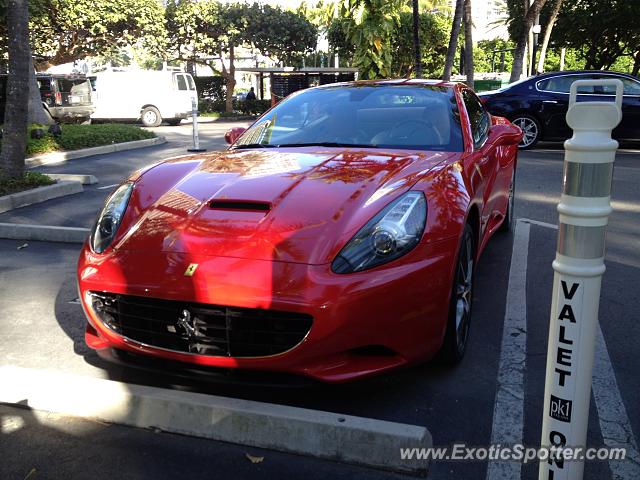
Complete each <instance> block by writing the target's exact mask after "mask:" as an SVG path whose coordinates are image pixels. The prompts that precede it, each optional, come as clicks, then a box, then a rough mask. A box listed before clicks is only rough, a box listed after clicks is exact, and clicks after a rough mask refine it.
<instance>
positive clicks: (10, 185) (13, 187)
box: [0, 171, 55, 196]
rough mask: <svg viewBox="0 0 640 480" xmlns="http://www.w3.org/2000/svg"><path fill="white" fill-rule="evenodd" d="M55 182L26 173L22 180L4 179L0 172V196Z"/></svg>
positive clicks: (32, 173)
mask: <svg viewBox="0 0 640 480" xmlns="http://www.w3.org/2000/svg"><path fill="white" fill-rule="evenodd" d="M53 183H55V180H53V179H51V178H49V177H47V176H46V175H43V174H42V173H38V172H26V173H25V174H24V176H23V177H22V178H17V179H16V178H10V179H7V178H4V177H3V176H2V172H1V171H0V196H3V195H9V194H11V193H16V192H22V191H23V190H30V189H32V188H36V187H41V186H44V185H51V184H53Z"/></svg>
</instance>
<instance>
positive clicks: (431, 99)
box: [233, 84, 463, 151]
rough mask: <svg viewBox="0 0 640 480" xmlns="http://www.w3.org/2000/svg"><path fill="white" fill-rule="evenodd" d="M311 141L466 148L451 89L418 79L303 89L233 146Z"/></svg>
mask: <svg viewBox="0 0 640 480" xmlns="http://www.w3.org/2000/svg"><path fill="white" fill-rule="evenodd" d="M306 145H309V146H313V145H319V146H354V147H374V148H376V147H377V148H402V149H415V150H440V151H462V150H463V142H462V130H461V128H460V121H459V115H458V108H457V105H456V101H455V96H454V95H453V92H452V90H450V89H449V88H446V87H438V86H432V85H415V84H414V85H389V84H386V85H384V84H383V85H371V84H369V85H365V86H363V85H357V84H356V85H336V86H331V87H323V88H318V89H310V90H304V91H302V92H300V93H297V94H295V95H293V96H291V97H289V98H288V99H286V100H284V101H283V102H281V103H280V104H279V105H277V106H276V107H275V108H274V109H272V110H271V111H270V112H268V113H267V114H266V115H265V116H263V117H262V118H260V119H259V120H258V121H257V122H256V123H255V124H253V125H252V126H251V127H250V128H249V129H248V130H247V131H246V132H245V133H244V134H242V136H241V137H240V138H239V139H238V141H237V142H236V143H235V145H234V147H233V148H254V147H255V148H260V147H278V146H281V147H284V146H306Z"/></svg>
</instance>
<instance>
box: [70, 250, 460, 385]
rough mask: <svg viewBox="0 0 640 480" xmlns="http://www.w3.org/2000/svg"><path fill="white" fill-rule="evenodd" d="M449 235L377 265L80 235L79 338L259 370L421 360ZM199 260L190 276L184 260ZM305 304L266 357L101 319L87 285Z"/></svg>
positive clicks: (303, 371) (317, 373)
mask: <svg viewBox="0 0 640 480" xmlns="http://www.w3.org/2000/svg"><path fill="white" fill-rule="evenodd" d="M456 249H457V239H455V238H452V239H449V240H444V241H441V242H438V243H429V244H421V245H419V246H418V247H417V248H416V249H415V250H414V251H412V252H410V253H409V254H408V255H406V256H405V257H402V258H401V259H399V260H396V261H394V262H391V263H390V264H387V265H386V266H384V267H381V268H376V269H373V270H370V271H365V272H359V273H354V274H347V275H337V274H334V273H332V272H331V270H330V266H329V265H304V264H294V263H285V262H272V261H264V260H248V259H239V258H229V257H204V256H198V255H196V254H186V253H161V252H159V253H147V252H133V251H118V252H114V251H111V252H110V253H108V254H106V255H96V254H94V253H92V252H91V251H90V249H89V248H88V247H87V246H86V245H85V248H84V249H83V251H82V253H81V256H80V260H79V264H78V284H79V289H80V298H81V300H82V303H83V307H84V309H85V313H86V315H87V317H88V319H89V322H90V325H89V326H88V328H87V332H86V335H85V338H86V341H87V344H88V345H89V346H90V347H91V348H93V349H96V350H105V349H116V350H121V351H128V352H132V353H137V354H141V355H148V356H153V357H156V358H161V359H166V360H171V361H177V362H184V363H188V364H191V365H198V366H203V367H221V368H240V369H246V370H258V371H259V370H268V371H273V372H286V373H292V374H298V375H304V376H308V377H312V378H314V379H318V380H322V381H327V382H341V381H348V380H352V379H355V378H358V377H364V376H369V375H373V374H376V373H379V372H382V371H384V370H388V369H391V368H395V367H399V366H402V365H408V364H412V363H417V362H420V361H424V360H427V359H428V358H430V357H431V356H433V355H434V354H435V353H436V352H437V351H438V349H439V347H440V345H441V343H442V339H443V336H444V331H445V325H446V319H447V312H448V306H449V295H450V291H451V272H452V265H453V263H454V258H455V251H456ZM194 263H195V264H198V267H197V269H196V272H195V273H194V275H193V276H185V271H186V268H187V266H189V265H190V264H194ZM89 291H98V292H110V293H115V294H121V295H135V296H143V297H151V298H159V299H168V300H178V301H184V302H197V303H201V304H211V305H226V306H232V307H239V308H255V309H267V310H279V311H284V312H294V313H303V314H308V315H311V316H312V317H313V326H312V328H311V330H310V331H309V333H308V335H307V336H306V337H305V338H304V340H303V341H302V342H301V343H300V344H298V345H297V346H296V347H295V348H293V349H291V350H288V351H286V352H284V353H281V354H276V355H271V356H265V357H253V358H244V357H227V356H211V355H200V354H192V353H184V352H178V351H171V350H166V349H162V348H157V347H155V346H153V345H146V344H143V343H140V342H136V341H132V340H130V339H127V338H126V337H123V336H121V335H118V334H117V333H115V332H114V331H113V330H112V329H110V328H109V327H107V326H106V325H105V324H103V323H102V322H101V321H100V320H99V318H98V317H97V316H96V314H95V312H93V310H92V307H91V306H90V304H89V302H88V297H87V292H89Z"/></svg>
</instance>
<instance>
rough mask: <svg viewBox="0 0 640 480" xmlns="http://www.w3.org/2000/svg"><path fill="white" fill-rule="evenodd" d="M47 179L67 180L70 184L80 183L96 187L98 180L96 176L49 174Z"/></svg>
mask: <svg viewBox="0 0 640 480" xmlns="http://www.w3.org/2000/svg"><path fill="white" fill-rule="evenodd" d="M47 177H49V178H53V179H54V180H65V181H70V182H80V183H81V184H82V185H94V184H96V183H98V179H97V178H96V177H95V176H94V175H76V174H73V173H47Z"/></svg>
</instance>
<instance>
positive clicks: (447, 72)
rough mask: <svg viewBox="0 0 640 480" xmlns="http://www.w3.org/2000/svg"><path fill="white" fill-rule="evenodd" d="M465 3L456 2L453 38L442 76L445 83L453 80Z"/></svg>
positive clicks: (451, 37)
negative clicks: (452, 75) (452, 71)
mask: <svg viewBox="0 0 640 480" xmlns="http://www.w3.org/2000/svg"><path fill="white" fill-rule="evenodd" d="M464 1H465V0H456V10H455V13H454V14H453V23H452V25H451V36H450V37H449V48H448V49H447V57H446V59H445V62H444V73H443V74H442V79H443V80H444V81H449V80H450V79H451V70H452V69H453V62H454V61H455V58H456V50H457V48H458V37H459V36H460V25H461V24H462V11H463V9H464Z"/></svg>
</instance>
